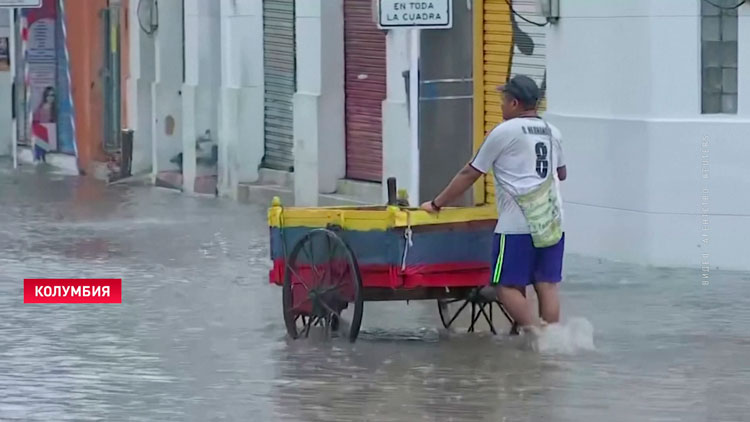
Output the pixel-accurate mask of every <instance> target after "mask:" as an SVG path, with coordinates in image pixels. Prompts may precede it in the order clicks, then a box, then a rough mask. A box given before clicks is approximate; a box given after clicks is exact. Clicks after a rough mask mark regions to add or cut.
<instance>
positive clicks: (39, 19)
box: [23, 0, 57, 161]
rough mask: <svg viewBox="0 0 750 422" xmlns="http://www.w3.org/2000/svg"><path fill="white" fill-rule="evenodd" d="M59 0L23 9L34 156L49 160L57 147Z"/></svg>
mask: <svg viewBox="0 0 750 422" xmlns="http://www.w3.org/2000/svg"><path fill="white" fill-rule="evenodd" d="M56 3H57V2H56V0H44V1H43V3H42V7H40V8H38V9H23V16H24V18H25V28H24V29H25V31H24V32H25V34H24V38H25V42H26V55H25V59H26V72H27V73H26V74H27V77H28V80H27V82H28V84H29V86H28V92H29V102H28V107H30V110H29V111H30V114H31V140H32V144H33V148H34V158H35V159H36V160H41V161H45V155H46V153H47V152H49V151H54V150H57V101H56V97H57V77H56V76H57V49H56V48H55V33H56V31H55V28H56V20H57V4H56Z"/></svg>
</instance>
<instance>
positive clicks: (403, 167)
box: [382, 30, 413, 203]
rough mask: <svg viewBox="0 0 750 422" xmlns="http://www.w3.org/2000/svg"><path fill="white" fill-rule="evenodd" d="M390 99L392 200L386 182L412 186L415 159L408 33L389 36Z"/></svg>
mask: <svg viewBox="0 0 750 422" xmlns="http://www.w3.org/2000/svg"><path fill="white" fill-rule="evenodd" d="M385 42H386V46H385V48H386V84H387V87H386V91H387V92H386V98H385V101H383V194H382V201H383V203H386V201H387V200H388V185H387V184H386V180H387V179H388V178H389V177H395V178H396V180H397V181H398V185H399V186H400V187H401V188H407V189H408V188H409V187H411V186H412V175H413V171H412V157H411V149H410V148H409V147H408V145H409V139H410V136H411V135H410V132H409V130H410V126H409V103H408V102H407V97H406V84H405V81H404V76H403V72H404V71H406V70H409V34H408V31H404V30H401V31H388V34H387V35H386V41H385Z"/></svg>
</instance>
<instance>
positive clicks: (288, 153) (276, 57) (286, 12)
mask: <svg viewBox="0 0 750 422" xmlns="http://www.w3.org/2000/svg"><path fill="white" fill-rule="evenodd" d="M263 69H264V75H265V83H264V84H265V155H264V157H263V166H264V167H269V168H274V169H280V170H289V171H292V170H293V169H294V156H293V146H294V138H293V136H294V134H293V118H292V115H293V114H292V97H293V96H294V90H295V87H296V85H295V48H294V0H263Z"/></svg>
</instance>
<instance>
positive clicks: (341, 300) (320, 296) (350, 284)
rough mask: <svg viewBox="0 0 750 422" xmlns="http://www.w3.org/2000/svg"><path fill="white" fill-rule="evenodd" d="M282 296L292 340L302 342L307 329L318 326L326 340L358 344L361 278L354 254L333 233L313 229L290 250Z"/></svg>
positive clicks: (361, 302) (285, 321) (285, 319)
mask: <svg viewBox="0 0 750 422" xmlns="http://www.w3.org/2000/svg"><path fill="white" fill-rule="evenodd" d="M282 297H283V309H284V323H285V324H286V330H287V333H288V334H289V336H290V337H291V338H293V339H297V338H300V337H301V336H304V337H307V336H308V335H309V334H310V330H312V329H313V328H315V327H321V328H323V330H324V331H325V333H326V335H328V334H331V333H337V334H340V335H345V336H346V337H347V338H348V339H349V341H351V342H354V341H355V340H356V339H357V336H358V335H359V328H360V325H361V323H362V310H363V306H364V305H363V301H362V276H361V274H360V272H359V266H358V265H357V260H356V258H355V257H354V253H353V252H352V250H351V248H350V247H349V245H347V244H346V242H344V240H343V239H341V237H339V236H338V235H337V234H336V232H334V231H332V230H328V229H316V230H312V231H310V232H309V233H307V234H306V235H305V237H303V238H302V239H300V240H299V241H298V242H297V243H296V244H295V245H294V248H292V252H291V253H290V254H289V258H288V260H287V266H286V269H285V271H284V286H283V294H282ZM345 311H346V312H345ZM347 316H348V318H347ZM342 330H343V331H344V332H341V331H342Z"/></svg>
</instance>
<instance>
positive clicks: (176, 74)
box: [143, 1, 183, 173]
mask: <svg viewBox="0 0 750 422" xmlns="http://www.w3.org/2000/svg"><path fill="white" fill-rule="evenodd" d="M158 4H159V29H158V30H157V32H156V34H155V35H156V37H155V69H156V73H155V84H154V89H153V100H152V101H153V104H154V105H155V107H154V114H153V116H152V117H153V122H154V127H153V137H152V140H153V153H154V167H153V171H154V172H155V173H156V172H160V171H164V170H177V168H178V167H177V166H176V165H175V164H172V163H170V162H169V160H170V159H172V157H174V156H175V155H176V154H178V153H179V152H181V151H182V148H183V146H182V142H183V139H182V126H183V121H182V97H181V89H182V79H183V77H182V71H183V69H182V67H183V57H182V54H183V51H182V50H183V49H182V43H183V40H182V29H183V28H182V25H183V22H182V2H179V1H160V2H159V3H158ZM143 67H144V68H145V66H143ZM168 116H171V117H172V118H173V119H174V121H175V126H174V132H173V133H172V134H171V135H170V134H167V132H166V130H165V122H166V119H167V117H168Z"/></svg>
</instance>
